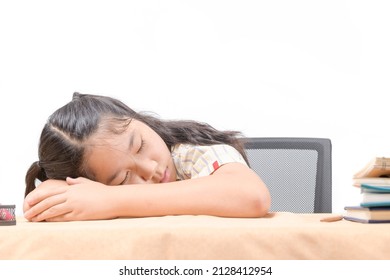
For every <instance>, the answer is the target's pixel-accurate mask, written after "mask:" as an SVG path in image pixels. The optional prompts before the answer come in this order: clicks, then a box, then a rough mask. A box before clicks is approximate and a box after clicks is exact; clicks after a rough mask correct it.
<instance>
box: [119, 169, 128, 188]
mask: <svg viewBox="0 0 390 280" xmlns="http://www.w3.org/2000/svg"><path fill="white" fill-rule="evenodd" d="M129 177H130V171H127V172H126V176H125V179H124V180H123V181H122V182H121V183H120V185H124V184H125V183H126V182H127V180H128V179H129Z"/></svg>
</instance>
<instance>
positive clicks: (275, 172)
mask: <svg viewBox="0 0 390 280" xmlns="http://www.w3.org/2000/svg"><path fill="white" fill-rule="evenodd" d="M244 141H245V149H246V153H247V156H248V160H249V164H250V166H251V168H252V169H253V170H254V171H255V172H256V173H257V174H258V175H259V176H260V177H261V178H262V180H263V181H264V183H265V184H266V185H267V187H268V188H269V191H270V193H271V201H272V202H271V209H270V211H272V212H275V211H285V212H293V213H331V212H332V147H331V141H330V139H325V138H245V139H244Z"/></svg>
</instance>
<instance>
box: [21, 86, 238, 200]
mask: <svg viewBox="0 0 390 280" xmlns="http://www.w3.org/2000/svg"><path fill="white" fill-rule="evenodd" d="M236 135H237V133H236V132H232V131H227V132H221V131H218V130H215V129H214V128H212V127H211V126H209V125H208V124H203V123H198V122H194V121H163V120H160V119H159V118H156V117H153V116H151V115H146V114H141V113H137V112H135V111H133V110H132V109H130V108H129V107H128V106H126V105H125V104H124V103H122V102H120V101H119V100H117V99H114V98H110V97H106V96H99V95H83V94H79V93H74V94H73V99H72V101H71V102H69V103H68V104H66V105H65V106H63V107H61V108H59V109H58V110H56V111H55V112H54V113H53V114H52V115H51V116H50V117H49V119H48V121H47V123H46V124H45V126H44V128H43V130H42V133H41V137H40V142H39V149H38V157H39V161H36V162H34V163H33V164H32V165H31V167H30V168H29V170H28V172H27V174H26V191H25V195H27V194H28V193H29V192H31V191H32V190H33V189H34V188H35V180H36V179H38V180H40V181H45V180H47V179H65V178H66V177H74V178H75V177H79V176H82V177H87V178H89V179H92V180H96V181H99V182H102V183H105V184H121V183H160V182H167V181H173V180H175V179H176V171H175V168H174V165H173V161H172V158H171V156H170V148H171V146H173V145H175V144H177V143H191V144H197V145H211V144H220V143H225V144H230V145H232V146H234V147H235V148H237V149H238V150H239V151H240V152H241V153H242V154H243V156H244V158H246V157H245V153H244V151H243V148H242V146H241V144H240V142H239V140H238V139H237V138H236Z"/></svg>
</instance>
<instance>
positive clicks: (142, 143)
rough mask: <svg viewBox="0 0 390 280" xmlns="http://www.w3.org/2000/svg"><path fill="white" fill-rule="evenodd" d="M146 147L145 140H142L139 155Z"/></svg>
mask: <svg viewBox="0 0 390 280" xmlns="http://www.w3.org/2000/svg"><path fill="white" fill-rule="evenodd" d="M144 147H145V141H144V139H141V145H140V147H139V149H138V153H140V152H141V151H142V150H143V149H144Z"/></svg>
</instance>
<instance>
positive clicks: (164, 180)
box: [160, 168, 169, 183]
mask: <svg viewBox="0 0 390 280" xmlns="http://www.w3.org/2000/svg"><path fill="white" fill-rule="evenodd" d="M168 182H169V172H168V168H167V169H165V172H164V176H163V178H162V179H161V181H160V183H168Z"/></svg>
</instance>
